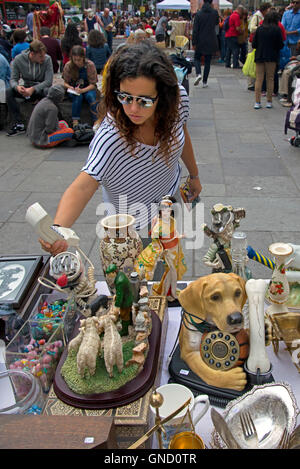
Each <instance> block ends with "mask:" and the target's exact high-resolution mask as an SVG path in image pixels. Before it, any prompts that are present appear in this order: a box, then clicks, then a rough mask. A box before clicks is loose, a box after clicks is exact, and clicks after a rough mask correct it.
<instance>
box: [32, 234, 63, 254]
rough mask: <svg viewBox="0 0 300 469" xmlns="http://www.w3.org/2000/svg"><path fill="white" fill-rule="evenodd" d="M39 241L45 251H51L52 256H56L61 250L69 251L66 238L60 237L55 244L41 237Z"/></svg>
mask: <svg viewBox="0 0 300 469" xmlns="http://www.w3.org/2000/svg"><path fill="white" fill-rule="evenodd" d="M39 242H40V244H41V246H42V248H43V249H44V251H47V252H49V253H50V254H51V255H52V256H56V255H57V254H59V253H60V252H64V251H67V249H68V243H67V242H66V241H65V240H64V239H61V240H60V239H58V240H57V241H55V242H54V243H53V244H50V243H47V241H44V240H43V239H41V238H40V239H39Z"/></svg>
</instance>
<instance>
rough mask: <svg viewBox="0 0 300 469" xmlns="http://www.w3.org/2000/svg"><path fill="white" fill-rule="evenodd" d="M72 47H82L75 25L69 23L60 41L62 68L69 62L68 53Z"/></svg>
mask: <svg viewBox="0 0 300 469" xmlns="http://www.w3.org/2000/svg"><path fill="white" fill-rule="evenodd" d="M73 46H82V40H81V39H80V37H79V31H78V29H77V26H76V24H75V23H70V24H68V26H67V27H66V31H65V34H64V37H63V38H62V40H61V51H62V55H63V66H65V65H66V63H67V62H68V61H69V59H70V57H69V55H70V52H71V49H72V47H73Z"/></svg>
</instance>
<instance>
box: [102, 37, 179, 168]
mask: <svg viewBox="0 0 300 469" xmlns="http://www.w3.org/2000/svg"><path fill="white" fill-rule="evenodd" d="M138 77H146V78H150V79H154V80H155V82H156V89H157V94H158V97H159V99H158V101H157V106H156V109H155V124H154V125H155V130H154V133H155V137H156V139H157V141H159V143H160V150H159V152H160V156H161V157H163V158H164V159H165V161H166V163H167V164H168V159H169V156H170V147H171V145H172V146H173V145H174V143H175V144H176V128H177V126H178V124H179V112H178V107H179V87H178V81H177V77H176V74H175V72H174V68H173V65H172V62H171V60H170V59H169V58H168V56H167V55H166V54H165V53H164V52H163V51H162V50H161V49H159V48H158V47H156V46H155V45H154V44H153V43H152V42H151V41H148V40H144V41H142V42H140V43H138V44H134V45H124V46H122V47H120V48H119V49H118V50H117V51H116V52H115V53H114V54H113V55H112V56H111V59H110V62H109V66H108V67H107V76H106V82H105V95H104V99H103V100H102V102H101V104H100V106H99V120H100V121H101V120H102V119H103V118H104V117H105V116H106V115H107V114H109V115H111V116H112V118H113V120H114V121H115V124H116V125H117V127H118V129H119V131H120V133H121V134H122V135H123V136H124V137H125V139H126V141H127V142H128V144H129V145H131V147H132V154H134V150H135V148H136V139H135V137H134V133H135V130H136V129H137V128H138V125H136V124H134V123H133V122H131V120H130V119H129V118H128V117H127V115H126V114H125V112H124V110H123V106H122V105H121V104H120V103H119V101H118V100H117V96H116V93H115V92H114V91H115V90H117V91H118V90H120V82H121V81H122V80H125V79H127V78H138ZM177 143H178V142H177Z"/></svg>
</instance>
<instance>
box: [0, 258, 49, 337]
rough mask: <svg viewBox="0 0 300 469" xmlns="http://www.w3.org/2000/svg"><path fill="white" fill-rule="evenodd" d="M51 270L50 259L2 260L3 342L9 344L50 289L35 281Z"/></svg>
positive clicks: (0, 320)
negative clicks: (42, 296) (42, 294)
mask: <svg viewBox="0 0 300 469" xmlns="http://www.w3.org/2000/svg"><path fill="white" fill-rule="evenodd" d="M48 270H49V256H40V255H18V256H2V257H0V339H3V340H4V341H5V342H6V343H8V342H9V341H10V340H11V339H12V338H13V337H14V336H15V335H16V333H17V332H18V330H19V329H20V328H21V327H22V325H23V324H24V322H25V321H26V319H27V318H28V315H29V314H30V311H31V309H32V306H33V305H34V304H35V303H36V301H37V298H38V297H39V295H40V294H41V293H43V292H46V291H49V289H48V288H44V287H43V286H41V285H40V284H39V283H38V282H37V281H36V280H37V278H38V277H39V276H40V275H46V274H47V272H48Z"/></svg>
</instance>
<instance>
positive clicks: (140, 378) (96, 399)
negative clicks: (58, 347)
mask: <svg viewBox="0 0 300 469" xmlns="http://www.w3.org/2000/svg"><path fill="white" fill-rule="evenodd" d="M151 315H152V330H151V334H150V335H149V351H148V355H147V357H146V360H145V363H144V367H143V370H142V371H141V372H140V373H139V374H138V375H137V376H136V378H134V379H133V380H131V381H129V382H128V383H126V384H125V385H124V386H121V387H120V388H119V389H116V390H114V391H110V392H103V393H99V394H77V393H75V392H73V391H71V389H70V388H69V387H68V385H67V383H66V382H65V380H64V379H63V378H62V376H61V368H62V366H63V364H64V362H65V360H66V358H67V355H68V350H67V348H66V349H65V350H64V353H63V355H62V357H61V359H60V362H59V364H58V367H57V369H56V373H55V377H54V385H53V389H54V391H55V393H56V395H57V396H58V397H59V399H61V400H62V401H63V402H66V403H67V404H69V405H72V406H74V407H80V408H85V409H110V408H115V407H120V406H123V405H127V404H130V403H131V402H133V401H135V400H136V399H138V398H139V397H141V396H143V395H144V394H146V392H147V391H149V389H150V388H151V387H152V385H153V383H154V381H155V377H156V372H157V367H158V362H159V352H160V338H161V322H160V319H159V318H158V316H157V315H156V314H155V313H154V312H152V313H151Z"/></svg>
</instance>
